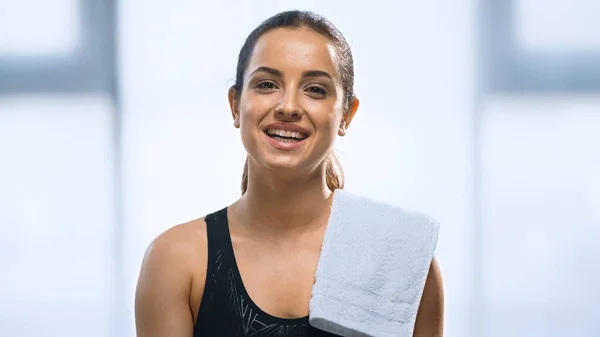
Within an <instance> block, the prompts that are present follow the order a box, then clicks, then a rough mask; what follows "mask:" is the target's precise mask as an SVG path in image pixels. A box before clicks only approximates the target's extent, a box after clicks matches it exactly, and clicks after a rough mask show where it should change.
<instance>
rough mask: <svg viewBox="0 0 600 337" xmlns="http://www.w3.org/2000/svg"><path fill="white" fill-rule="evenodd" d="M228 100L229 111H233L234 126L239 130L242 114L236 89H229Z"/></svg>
mask: <svg viewBox="0 0 600 337" xmlns="http://www.w3.org/2000/svg"><path fill="white" fill-rule="evenodd" d="M227 99H228V100H229V109H230V110H231V117H233V126H234V127H235V128H237V129H239V128H240V113H239V104H240V102H239V100H238V92H237V89H236V88H235V87H233V86H232V87H231V88H229V92H228V93H227Z"/></svg>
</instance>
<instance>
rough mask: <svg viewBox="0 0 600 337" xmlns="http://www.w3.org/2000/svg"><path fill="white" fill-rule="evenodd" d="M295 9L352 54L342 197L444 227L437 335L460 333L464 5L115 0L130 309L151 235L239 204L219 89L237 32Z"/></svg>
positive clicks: (466, 246)
mask: <svg viewBox="0 0 600 337" xmlns="http://www.w3.org/2000/svg"><path fill="white" fill-rule="evenodd" d="M292 8H300V9H313V10H316V11H317V12H319V13H322V14H324V15H325V16H327V17H328V18H329V19H331V20H332V21H333V22H334V24H336V25H337V26H338V27H339V28H340V30H341V31H342V32H343V33H344V35H345V36H346V38H347V39H348V40H349V42H350V43H351V45H352V48H353V52H354V56H355V62H356V92H357V94H358V95H359V97H360V99H361V108H360V111H359V114H358V115H357V117H356V119H355V122H354V123H353V124H352V128H351V129H350V132H349V134H348V135H347V137H346V138H345V139H343V140H342V141H340V142H339V146H338V148H339V151H340V154H341V159H342V164H343V165H344V168H345V171H346V174H347V181H348V189H349V190H352V191H355V192H359V193H363V194H366V195H369V196H373V197H377V198H380V199H383V200H387V201H390V202H393V203H397V204H400V205H404V206H407V207H412V208H416V209H419V210H422V211H425V212H428V213H430V214H432V215H433V216H435V217H436V218H438V219H439V220H441V221H442V223H443V227H442V231H441V236H440V241H439V245H438V250H437V255H438V257H439V259H440V262H441V264H442V269H443V271H444V277H445V282H446V289H447V295H446V296H447V328H446V331H447V335H448V336H468V335H469V331H470V327H469V326H468V323H469V319H468V312H469V311H468V310H470V302H471V300H472V296H471V295H472V294H471V290H470V289H471V280H472V275H471V272H472V268H471V265H470V259H471V258H470V256H471V255H472V254H471V251H470V247H471V241H470V239H471V237H470V233H471V227H470V226H471V225H472V224H471V218H470V214H471V209H470V207H469V206H468V205H469V202H470V200H469V198H470V182H469V177H470V171H471V167H470V162H471V159H470V152H469V151H470V146H469V141H470V128H471V125H470V123H471V122H470V116H471V109H472V105H471V102H472V101H473V91H474V90H473V81H472V79H473V77H474V73H473V72H474V69H473V67H472V64H473V53H474V50H473V48H474V47H473V27H472V25H473V17H472V15H473V13H472V12H473V4H472V2H469V1H467V2H463V3H461V4H457V3H452V4H450V3H449V2H446V1H442V0H426V1H420V2H397V1H379V2H373V1H370V2H358V1H349V2H344V4H343V5H341V4H340V3H339V2H336V3H331V2H323V3H321V4H319V5H318V6H317V1H308V2H307V1H303V2H299V1H297V2H283V1H281V2H269V3H261V2H254V3H249V2H246V1H232V0H229V1H224V2H221V3H217V2H210V3H206V2H195V1H175V2H170V3H166V2H147V1H134V0H127V1H123V2H122V5H121V8H120V12H121V17H120V22H121V27H120V39H121V41H120V49H121V53H122V59H121V63H120V68H121V71H122V77H121V84H122V88H123V90H124V91H123V107H124V111H123V117H124V134H125V138H124V146H125V147H124V170H125V171H124V173H125V177H124V182H125V210H126V214H125V216H126V219H125V223H126V226H127V227H126V238H125V240H126V244H127V250H126V270H127V288H128V290H129V294H128V297H127V299H126V302H127V303H126V304H127V305H128V307H129V312H131V313H132V302H133V290H134V286H135V281H136V277H137V272H138V270H139V264H140V261H141V258H142V254H143V252H144V249H145V248H146V246H147V244H148V243H149V242H150V240H151V239H152V238H153V237H154V236H156V235H157V234H158V233H159V232H161V231H163V230H165V229H167V228H168V227H170V226H172V225H174V224H176V223H178V222H181V221H185V220H188V219H192V218H195V217H200V216H203V215H204V214H206V213H208V212H211V211H214V210H216V209H218V208H220V207H223V206H225V205H226V204H228V203H230V202H232V201H234V200H235V199H236V198H237V197H238V196H239V180H240V176H241V168H242V163H243V157H244V151H243V147H242V146H241V142H240V140H239V136H238V134H237V130H236V129H234V128H233V127H232V125H231V120H230V115H229V112H228V107H227V100H226V93H227V88H228V85H230V84H231V81H232V80H233V78H234V75H235V65H236V57H237V53H238V51H239V48H240V47H241V45H242V43H243V40H244V39H245V37H246V35H247V34H248V33H249V32H250V31H251V30H252V29H253V28H254V26H256V25H257V24H258V23H260V21H262V20H263V19H265V18H267V17H268V16H269V15H271V14H274V13H276V12H278V11H280V10H284V9H292ZM378 153H379V154H378ZM465 314H466V315H465ZM132 324H133V322H132ZM132 324H131V325H130V331H133V325H132Z"/></svg>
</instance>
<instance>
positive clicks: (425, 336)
mask: <svg viewBox="0 0 600 337" xmlns="http://www.w3.org/2000/svg"><path fill="white" fill-rule="evenodd" d="M443 331H444V287H443V283H442V272H441V270H440V265H439V263H438V261H437V259H436V258H435V257H434V258H433V260H432V261H431V266H430V267H429V273H428V274H427V280H426V281H425V288H424V289H423V296H422V297H421V303H420V305H419V310H418V312H417V321H416V323H415V329H414V333H413V336H414V337H441V336H442V335H443Z"/></svg>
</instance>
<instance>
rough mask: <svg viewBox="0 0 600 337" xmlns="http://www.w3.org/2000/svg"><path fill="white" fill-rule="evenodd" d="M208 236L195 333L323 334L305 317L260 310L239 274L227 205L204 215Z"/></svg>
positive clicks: (241, 336) (255, 336)
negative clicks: (203, 282) (204, 278)
mask: <svg viewBox="0 0 600 337" xmlns="http://www.w3.org/2000/svg"><path fill="white" fill-rule="evenodd" d="M205 221H206V231H207V239H208V266H207V271H206V284H205V286H204V293H203V295H202V301H201V303H200V308H199V310H198V318H197V320H196V325H195V327H194V337H217V336H219V337H221V336H225V337H246V336H248V337H250V336H252V337H267V336H269V337H271V336H272V337H306V336H310V337H326V336H336V335H333V334H330V333H327V332H324V331H321V330H318V329H316V328H314V327H312V326H310V324H309V323H308V317H301V318H293V319H285V318H279V317H275V316H272V315H269V314H268V313H266V312H264V311H262V310H261V309H260V308H259V307H258V306H257V305H256V304H255V303H254V302H252V300H251V299H250V296H248V293H247V292H246V288H245V287H244V284H243V282H242V278H241V277H240V271H239V270H238V267H237V263H236V261H235V255H234V253H233V244H232V241H231V234H230V232H229V222H228V221H227V208H224V209H222V210H220V211H217V212H215V213H212V214H209V215H208V216H206V218H205Z"/></svg>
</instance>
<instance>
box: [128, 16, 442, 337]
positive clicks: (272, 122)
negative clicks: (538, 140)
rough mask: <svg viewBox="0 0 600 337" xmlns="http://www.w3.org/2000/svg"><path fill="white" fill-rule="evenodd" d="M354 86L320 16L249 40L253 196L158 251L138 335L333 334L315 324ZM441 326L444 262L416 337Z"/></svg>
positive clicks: (237, 110)
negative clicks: (339, 144)
mask: <svg viewBox="0 0 600 337" xmlns="http://www.w3.org/2000/svg"><path fill="white" fill-rule="evenodd" d="M353 83H354V69H353V60H352V53H351V52H350V48H349V46H348V43H347V42H346V40H345V39H344V38H343V36H342V35H341V33H340V32H339V31H338V30H337V29H336V28H335V27H334V26H333V25H332V24H331V23H330V22H329V21H327V20H326V19H325V18H323V17H321V16H318V15H316V14H314V13H311V12H303V11H290V12H283V13H280V14H277V15H275V16H273V17H271V18H269V19H267V20H266V21H264V22H263V23H262V24H261V25H259V26H258V28H256V29H255V30H254V31H253V32H252V33H251V34H250V35H249V36H248V38H247V40H246V42H245V43H244V45H243V47H242V49H241V51H240V54H239V59H238V65H237V74H236V83H235V85H233V86H232V87H231V88H230V90H229V93H228V98H229V104H230V108H231V115H232V119H233V124H234V126H235V127H236V128H238V129H240V134H241V139H242V143H243V144H244V147H245V149H246V151H247V153H248V158H247V161H246V164H245V169H244V175H243V178H242V196H241V198H240V199H239V200H237V201H236V202H235V203H233V204H232V205H230V206H228V207H225V208H223V209H221V210H219V211H216V212H214V213H212V214H209V215H207V216H206V217H204V218H201V219H197V220H194V221H191V222H189V223H185V224H181V225H178V226H175V227H173V228H171V229H169V230H167V231H166V232H165V233H163V234H161V235H160V236H159V237H158V238H156V239H155V240H154V242H153V243H152V244H151V245H150V247H149V248H148V251H147V253H146V256H145V258H144V262H143V265H142V271H141V273H140V276H139V281H138V288H137V293H136V324H137V331H138V336H140V337H150V336H167V335H168V336H173V337H183V336H187V337H189V336H192V335H194V336H215V335H220V336H230V337H234V336H249V335H251V336H332V334H330V333H327V332H324V331H321V330H318V329H316V328H314V327H312V326H310V324H309V319H308V315H309V301H310V298H311V290H312V286H313V284H314V283H315V271H316V268H317V263H318V261H319V256H320V252H321V247H322V242H323V237H324V233H325V228H326V226H327V223H328V219H329V214H330V207H331V203H332V198H333V192H334V191H335V190H337V189H341V188H343V185H344V180H343V175H342V172H341V169H340V167H339V163H338V162H337V159H336V158H335V156H334V155H333V152H332V151H333V147H334V143H335V140H336V137H337V136H344V135H345V134H346V132H347V130H348V127H349V126H350V124H351V122H352V119H353V117H354V115H355V114H356V112H357V109H358V105H359V101H358V99H357V98H356V97H355V95H354V92H353ZM204 192H206V193H208V191H204ZM442 316H443V296H442V287H441V277H440V273H439V270H438V266H437V262H436V261H435V260H433V262H432V264H431V270H430V272H429V276H428V278H427V281H426V284H425V289H424V291H423V296H422V299H421V305H420V307H419V311H418V314H417V320H416V326H415V329H414V335H415V336H441V330H442ZM399 319H400V318H399Z"/></svg>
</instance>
